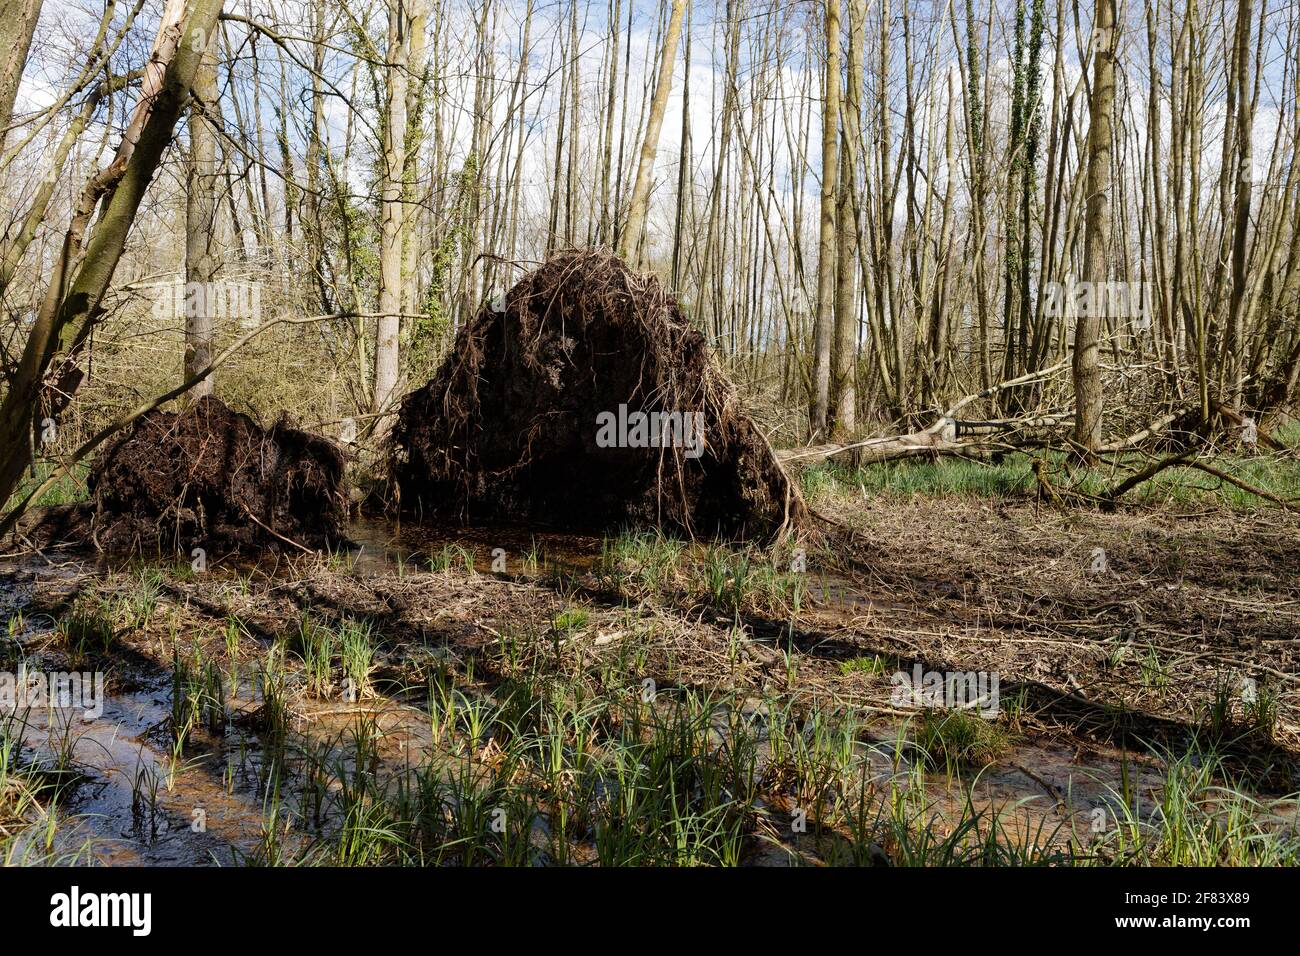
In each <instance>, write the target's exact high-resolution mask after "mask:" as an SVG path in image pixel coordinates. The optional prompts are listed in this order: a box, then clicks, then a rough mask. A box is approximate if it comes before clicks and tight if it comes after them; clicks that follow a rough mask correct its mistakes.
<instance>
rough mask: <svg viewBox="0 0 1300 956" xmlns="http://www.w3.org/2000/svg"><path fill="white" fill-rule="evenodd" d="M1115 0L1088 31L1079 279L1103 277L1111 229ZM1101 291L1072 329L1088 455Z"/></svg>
mask: <svg viewBox="0 0 1300 956" xmlns="http://www.w3.org/2000/svg"><path fill="white" fill-rule="evenodd" d="M1115 3H1116V0H1097V12H1096V22H1095V23H1094V24H1093V32H1092V44H1093V51H1092V57H1093V59H1092V92H1091V95H1090V97H1089V104H1088V113H1089V121H1088V147H1087V148H1088V152H1087V161H1088V170H1087V174H1086V175H1087V186H1086V188H1087V197H1086V203H1087V205H1086V212H1085V214H1084V225H1083V280H1084V281H1085V282H1092V283H1100V282H1105V281H1106V274H1107V271H1108V270H1107V263H1106V246H1107V239H1108V238H1109V235H1110V187H1111V181H1110V165H1111V119H1112V116H1111V114H1112V112H1113V109H1114V103H1115V34H1116V30H1115ZM1100 298H1101V297H1100V296H1093V299H1094V306H1095V307H1094V308H1091V309H1086V310H1083V312H1084V314H1081V315H1080V316H1079V317H1078V320H1077V322H1076V324H1075V329H1074V358H1073V369H1074V401H1075V411H1074V415H1075V418H1074V440H1075V441H1076V442H1077V443H1078V444H1079V446H1080V447H1081V448H1082V449H1083V450H1084V452H1085V453H1086V454H1089V455H1091V454H1092V453H1094V452H1096V451H1097V450H1098V449H1099V448H1100V447H1101V415H1102V394H1101V356H1100V350H1099V340H1100V337H1101V316H1100V315H1099V314H1098V313H1099V311H1100V301H1099V300H1100Z"/></svg>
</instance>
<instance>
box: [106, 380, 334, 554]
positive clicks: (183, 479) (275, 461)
mask: <svg viewBox="0 0 1300 956" xmlns="http://www.w3.org/2000/svg"><path fill="white" fill-rule="evenodd" d="M343 470H344V457H343V452H342V451H341V450H340V449H339V447H338V446H337V445H335V444H334V443H333V442H332V441H330V440H329V439H327V438H322V437H321V436H319V435H312V434H310V433H308V432H304V431H299V430H298V429H296V428H292V427H290V426H289V424H288V423H287V421H285V420H284V419H281V420H280V421H279V422H276V424H274V425H273V426H272V427H271V428H270V429H263V428H261V427H260V426H259V425H258V424H257V423H256V422H255V421H253V420H252V419H251V418H249V417H248V416H247V415H241V414H239V413H238V412H235V411H232V410H231V409H229V408H228V407H226V405H224V404H223V403H222V402H220V401H218V400H217V399H215V398H211V397H207V398H202V399H200V400H199V401H198V402H196V403H195V404H194V405H193V406H192V407H191V408H189V409H187V410H186V411H184V412H182V413H180V414H176V413H174V412H165V411H153V412H150V413H148V414H147V415H145V416H143V417H142V418H140V419H139V420H138V421H137V422H136V423H135V426H134V427H133V428H132V430H131V431H130V432H129V433H128V434H126V435H125V436H123V437H122V438H120V439H118V441H116V442H115V443H114V444H113V445H112V446H110V447H109V448H108V450H106V451H105V452H104V453H103V454H102V455H100V456H99V458H97V459H96V461H95V464H94V467H93V468H92V470H91V472H90V475H89V477H88V479H87V485H88V487H89V489H90V493H91V497H92V499H93V502H94V520H93V536H94V540H95V543H96V544H97V545H98V546H99V547H101V548H103V549H105V550H110V551H132V550H138V549H154V548H158V549H163V550H171V549H180V550H182V551H185V552H186V553H189V552H190V551H191V550H192V549H193V548H195V547H202V548H204V549H206V550H208V551H209V552H228V551H237V550H250V551H262V550H298V549H299V548H322V547H327V546H329V545H330V544H331V543H332V542H335V541H341V540H344V534H343V522H344V520H345V519H346V516H347V497H346V492H345V490H344V485H343Z"/></svg>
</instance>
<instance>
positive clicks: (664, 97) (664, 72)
mask: <svg viewBox="0 0 1300 956" xmlns="http://www.w3.org/2000/svg"><path fill="white" fill-rule="evenodd" d="M685 12H686V0H673V8H672V12H671V13H670V14H669V16H668V31H667V33H665V34H664V46H663V52H662V54H661V56H660V59H659V78H658V79H657V80H656V81H655V91H654V97H653V98H652V99H651V101H650V118H649V120H648V122H647V123H646V130H645V138H644V139H643V140H642V141H641V156H640V159H639V160H638V162H637V167H636V180H635V182H634V184H633V186H632V196H631V199H630V200H629V201H628V208H627V222H626V223H625V224H624V226H623V231H622V235H621V240H622V241H621V242H620V244H619V255H621V256H622V257H623V258H624V259H625V260H627V261H628V262H631V263H634V264H637V265H639V264H640V261H641V260H640V258H639V250H640V248H641V233H642V232H643V231H644V229H645V222H646V213H647V208H648V206H649V202H650V185H651V180H652V178H653V176H654V164H655V152H656V151H657V150H658V148H659V130H660V128H661V127H662V126H663V123H664V113H665V111H666V110H667V109H668V94H669V91H670V90H671V89H672V85H673V66H674V64H675V62H676V60H677V40H678V38H679V37H680V36H681V33H682V14H683V13H685Z"/></svg>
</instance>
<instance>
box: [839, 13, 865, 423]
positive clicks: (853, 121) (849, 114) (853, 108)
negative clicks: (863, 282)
mask: <svg viewBox="0 0 1300 956" xmlns="http://www.w3.org/2000/svg"><path fill="white" fill-rule="evenodd" d="M866 42H867V9H866V0H849V53H848V60H847V64H846V66H847V70H846V76H845V81H844V87H845V96H844V108H843V110H842V115H843V118H844V131H843V134H842V135H841V137H840V140H841V143H842V146H841V152H840V183H839V193H838V196H837V199H836V202H837V210H836V217H837V219H838V220H839V236H838V237H837V238H838V241H839V263H838V266H837V269H838V275H837V276H836V279H835V350H834V365H835V369H834V378H833V381H832V382H831V396H832V397H833V400H834V402H835V413H834V422H833V425H832V435H831V437H832V438H833V439H834V440H837V441H838V440H840V439H842V438H846V437H847V436H849V435H851V434H852V433H853V430H854V428H855V427H856V424H857V423H856V421H855V411H856V405H857V392H856V388H855V383H854V371H855V368H856V365H857V358H858V287H857V283H856V282H855V281H854V278H855V273H854V268H855V264H856V261H857V257H858V249H857V238H858V231H857V225H856V223H855V222H854V213H853V192H854V190H856V189H857V183H858V177H857V169H858V162H857V161H858V138H859V136H860V135H861V129H860V121H861V116H862V113H861V110H862V84H863V80H864V76H863V65H862V60H863V49H864V47H865V46H866Z"/></svg>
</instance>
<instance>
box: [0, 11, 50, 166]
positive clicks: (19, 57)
mask: <svg viewBox="0 0 1300 956" xmlns="http://www.w3.org/2000/svg"><path fill="white" fill-rule="evenodd" d="M41 3H42V0H0V56H3V61H2V64H0V149H3V148H4V144H5V136H6V134H7V133H8V131H9V124H10V122H12V120H13V113H14V99H15V97H17V95H18V85H19V84H20V83H21V82H22V79H23V67H24V66H26V65H27V52H28V51H29V50H30V49H31V46H32V36H33V35H34V34H35V33H36V23H37V21H38V20H40V18H41Z"/></svg>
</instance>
